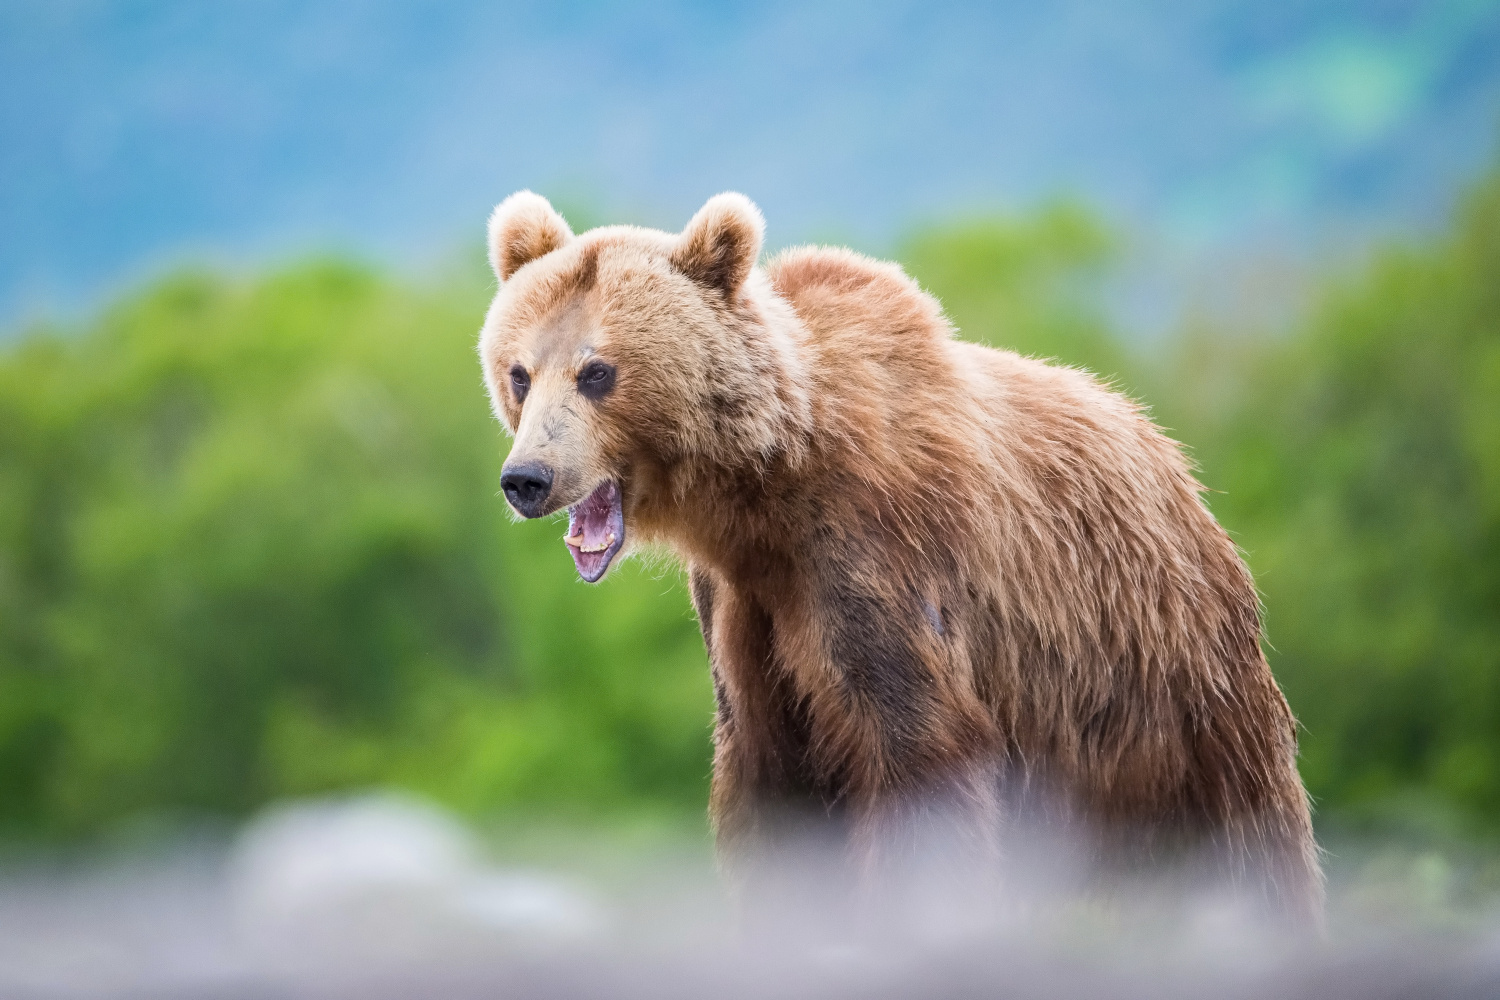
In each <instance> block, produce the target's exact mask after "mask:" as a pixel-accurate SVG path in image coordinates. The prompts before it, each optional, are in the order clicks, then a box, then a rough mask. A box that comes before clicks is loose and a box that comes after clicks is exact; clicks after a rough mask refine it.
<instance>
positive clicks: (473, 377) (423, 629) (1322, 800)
mask: <svg viewBox="0 0 1500 1000" xmlns="http://www.w3.org/2000/svg"><path fill="white" fill-rule="evenodd" d="M897 256H899V257H900V259H901V260H902V261H903V262H904V263H905V264H906V265H907V266H908V267H909V268H910V270H911V271H912V273H913V274H914V275H916V276H917V277H918V278H919V279H920V280H921V281H922V282H923V284H924V285H925V286H926V287H928V288H929V289H931V290H932V291H933V292H934V293H936V294H937V295H938V296H939V297H940V298H941V299H942V300H943V302H944V303H945V305H946V306H947V308H948V309H949V312H950V314H951V315H952V317H953V318H954V320H955V321H956V322H957V324H958V325H959V327H960V329H961V330H962V335H963V336H965V337H968V338H970V339H975V340H979V341H984V342H987V343H992V344H996V345H1002V346H1007V347H1012V348H1015V349H1017V350H1020V351H1023V352H1026V353H1031V354H1037V355H1041V356H1046V357H1054V358H1058V359H1060V360H1062V361H1065V362H1068V363H1073V364H1079V365H1083V366H1086V367H1088V368H1091V369H1093V370H1095V371H1098V372H1101V373H1105V374H1107V375H1110V376H1112V377H1114V378H1115V379H1116V380H1117V381H1118V383H1119V384H1120V385H1122V386H1123V387H1125V388H1127V389H1128V390H1129V391H1131V392H1132V393H1134V394H1136V395H1137V396H1139V397H1140V398H1143V399H1144V400H1146V401H1147V402H1148V403H1150V404H1151V405H1152V407H1153V410H1154V412H1155V414H1156V416H1157V419H1158V420H1159V421H1160V422H1161V423H1163V424H1164V425H1166V426H1168V427H1169V428H1170V429H1171V430H1172V432H1173V433H1174V434H1175V435H1176V436H1177V437H1179V438H1180V439H1181V440H1182V441H1184V442H1185V443H1186V444H1187V445H1188V446H1189V448H1190V449H1191V451H1192V453H1193V455H1194V457H1195V458H1196V459H1197V460H1198V461H1199V462H1200V464H1201V466H1202V475H1203V478H1204V480H1205V482H1206V483H1207V484H1208V485H1209V486H1210V487H1211V489H1212V490H1213V491H1214V492H1213V493H1212V494H1211V504H1212V506H1213V508H1214V511H1215V513H1216V514H1217V515H1218V516H1219V518H1220V519H1221V521H1222V522H1223V523H1224V524H1225V525H1226V526H1227V527H1228V528H1229V529H1230V530H1231V532H1233V534H1234V535H1235V537H1236V539H1237V540H1238V541H1239V542H1240V544H1241V545H1242V546H1243V547H1244V549H1245V550H1246V552H1247V555H1248V558H1249V560H1250V563H1251V566H1252V568H1253V569H1254V571H1255V573H1256V578H1257V580H1258V581H1259V583H1260V586H1261V588H1262V591H1263V593H1264V597H1265V604H1266V611H1267V628H1268V634H1269V644H1270V647H1271V658H1272V665H1273V668H1274V669H1275V671H1276V674H1277V676H1278V678H1279V679H1280V680H1281V682H1282V684H1283V686H1284V687H1285V689H1286V692H1287V695H1288V697H1289V699H1290V701H1291V703H1292V706H1293V709H1294V710H1295V711H1296V713H1297V714H1298V716H1299V717H1300V719H1301V720H1302V722H1303V724H1304V726H1305V731H1304V733H1303V773H1304V776H1305V778H1306V780H1307V782H1308V785H1309V787H1310V789H1311V791H1312V793H1313V794H1314V796H1315V797H1316V799H1317V801H1318V806H1319V817H1320V822H1324V823H1329V822H1334V823H1338V822H1344V823H1350V824H1376V825H1382V826H1387V827H1389V826H1392V825H1396V826H1400V825H1405V826H1408V827H1410V826H1420V827H1424V828H1441V829H1444V830H1452V831H1462V832H1464V833H1465V834H1466V835H1475V834H1488V833H1490V832H1492V831H1496V830H1500V173H1497V174H1492V175H1491V176H1489V177H1488V178H1485V179H1483V180H1481V182H1480V183H1478V184H1477V185H1475V186H1474V187H1473V189H1472V190H1471V192H1470V193H1469V194H1468V196H1467V197H1466V198H1465V199H1464V201H1463V202H1462V204H1461V206H1460V208H1459V209H1458V210H1457V211H1456V213H1455V215H1454V218H1453V221H1452V224H1451V226H1450V227H1449V228H1448V230H1447V231H1445V232H1444V233H1442V234H1440V235H1439V236H1437V237H1434V238H1432V239H1431V240H1430V241H1428V242H1426V243H1424V244H1420V245H1388V246H1382V247H1379V248H1376V249H1374V250H1373V251H1372V252H1371V254H1370V259H1369V262H1368V263H1367V265H1365V266H1363V267H1362V268H1361V269H1360V270H1359V271H1358V272H1357V273H1353V274H1344V275H1341V276H1337V277H1329V278H1326V279H1325V280H1324V281H1323V286H1322V288H1321V291H1320V292H1319V294H1318V296H1317V305H1316V307H1315V309H1314V310H1313V311H1312V312H1311V313H1310V315H1309V316H1308V318H1306V319H1305V320H1304V321H1302V322H1300V323H1299V324H1298V325H1297V326H1296V327H1295V328H1294V329H1293V330H1292V331H1290V332H1281V333H1276V334H1272V333H1264V334H1260V335H1257V334H1254V333H1250V334H1247V333H1245V332H1244V331H1238V332H1234V333H1228V332H1216V331H1214V330H1212V329H1205V328H1202V327H1201V326H1199V327H1195V328H1193V329H1190V330H1185V331H1181V332H1178V333H1175V334H1172V335H1170V336H1163V337H1160V338H1154V339H1150V340H1149V342H1148V343H1143V342H1142V341H1140V339H1139V338H1137V339H1136V340H1131V339H1127V338H1124V337H1122V336H1121V335H1120V333H1119V332H1118V331H1116V330H1115V329H1113V328H1112V326H1111V324H1110V322H1109V321H1108V320H1107V318H1106V313H1105V311H1104V310H1103V309H1102V308H1100V306H1099V305H1098V302H1099V300H1100V295H1099V289H1100V288H1101V287H1102V285H1103V283H1104V282H1106V281H1107V280H1108V279H1109V276H1110V274H1111V273H1112V269H1113V268H1115V267H1116V266H1117V265H1118V264H1119V263H1120V257H1119V251H1118V249H1117V247H1116V246H1115V242H1114V241H1113V240H1112V238H1111V234H1110V233H1108V232H1106V231H1105V230H1104V229H1103V228H1102V227H1101V226H1100V225H1099V224H1098V223H1097V222H1096V221H1094V219H1093V218H1092V217H1091V215H1090V214H1089V213H1088V212H1087V211H1086V210H1083V209H1080V208H1077V207H1072V206H1067V205H1059V206H1054V207H1051V208H1044V209H1041V210H1039V211H1037V212H1035V213H1033V214H1031V215H1028V216H1025V217H1021V218H1010V219H987V220H980V221H973V222H966V223H964V224H962V225H958V226H942V227H935V228H931V229H928V230H925V231H921V232H918V233H916V234H914V235H912V236H911V238H909V239H908V240H906V241H905V242H904V243H903V245H902V246H901V247H900V248H899V252H898V254H897ZM456 270H457V271H459V272H460V273H459V274H458V275H457V276H456V277H454V278H453V279H452V280H451V281H450V282H449V283H448V284H446V285H444V286H426V287H418V286H414V285H412V284H409V283H404V282H402V281H399V280H395V279H393V278H391V277H388V276H386V275H382V274H378V273H372V272H371V271H369V270H366V269H362V268H360V267H358V266H354V265H351V264H348V263H343V262H338V261H308V262H304V263H301V264H298V265H295V266H292V267H288V268H286V269H284V270H281V271H279V272H277V273H273V274H269V275H264V276H260V277H256V278H253V279H244V278H234V277H227V276H224V275H221V274H214V273H178V274H175V275H171V276H169V277H166V278H164V279H162V280H159V281H156V282H153V283H151V284H150V285H149V286H147V287H144V288H142V289H140V290H139V291H138V292H136V293H134V294H131V295H129V296H127V297H125V298H124V299H123V300H122V301H120V302H118V303H117V304H116V305H115V306H114V307H112V308H110V309H109V310H107V311H106V312H105V313H104V314H103V315H101V316H99V317H98V318H97V319H95V320H93V321H90V322H89V323H87V324H86V325H84V326H83V327H81V328H78V329H40V328H39V329H32V330H29V331H26V332H25V333H24V334H23V335H22V336H20V337H17V338H12V339H11V340H10V341H9V342H7V344H6V346H5V347H4V348H3V353H0V828H3V831H4V832H5V833H7V834H10V835H13V836H24V837H27V838H41V839H58V840H68V839H72V838H76V837H79V836H82V835H89V834H93V833H97V832H100V831H104V830H108V829H110V828H112V827H114V826H117V825H118V824H120V823H122V822H127V821H130V820H132V819H135V818H139V817H141V816H145V815H154V816H162V815H166V816H179V817H205V816H208V817H213V816H237V815H241V814H243V813H245V812H247V811H249V810H251V809H253V808H255V807H256V806H258V805H260V804H261V803H264V802H266V801H269V800H272V799H275V798H280V797H284V796H293V795H302V794H308V793H317V792H324V791H329V790H334V789H346V788H360V787H372V786H397V787H402V788H407V789H411V790H413V791H416V792H419V793H422V794H425V795H428V796H430V797H432V798H435V799H436V800H438V801H440V802H442V803H445V804H447V805H449V806H451V807H453V808H455V809H457V810H459V811H460V812H462V813H464V814H465V815H468V816H470V817H473V818H479V819H484V818H493V817H496V816H500V815H504V814H511V815H514V814H517V813H525V814H527V815H533V816H536V815H552V816H560V817H566V818H571V819H577V820H584V821H589V822H596V821H611V822H618V821H620V820H621V818H623V817H626V816H630V815H641V814H650V815H672V816H688V815H696V814H699V813H701V810H702V808H703V804H704V801H705V799H706V792H707V779H708V772H709V756H710V754H709V721H710V714H711V708H712V698H711V692H710V686H709V681H708V676H707V669H706V664H705V658H704V653H703V650H702V643H701V640H700V639H699V637H698V633H697V627H696V624H695V622H694V620H693V617H692V614H691V610H690V607H689V604H688V600H687V596H686V593H685V588H684V585H683V580H682V578H681V575H680V573H679V572H678V571H677V570H676V569H675V568H672V567H671V566H670V565H668V564H665V563H663V564H658V565H654V566H653V565H649V564H643V563H641V562H639V561H637V562H632V563H631V564H628V565H627V566H625V567H623V568H622V570H621V571H619V572H618V573H616V574H615V576H613V577H612V578H611V579H610V581H609V583H608V584H606V585H605V586H603V587H599V588H592V587H588V586H586V585H584V584H581V583H579V582H577V580H576V577H575V574H574V571H573V568H572V566H571V563H570V560H568V558H567V557H566V554H565V552H564V550H563V547H562V546H561V545H560V544H559V542H558V536H559V535H560V533H561V532H560V529H559V527H558V525H557V524H556V523H551V522H548V523H541V524H536V523H528V524H515V523H512V522H511V520H510V518H509V517H508V515H507V512H506V507H505V504H504V502H503V500H502V499H501V498H500V497H499V496H498V493H497V479H498V472H499V466H500V462H501V459H502V457H503V449H504V447H505V444H504V440H503V438H502V436H501V434H500V432H499V430H498V428H497V427H496V426H495V424H494V422H493V420H492V418H491V417H490V415H489V412H488V408H487V406H486V402H485V398H484V394H483V389H482V386H481V381H480V374H479V367H478V364H477V361H476V358H475V355H474V349H473V344H474V341H475V336H476V330H477V328H478V325H479V322H480V317H481V316H482V314H483V310H484V307H485V305H486V302H487V299H488V296H489V294H490V291H491V288H490V285H489V283H488V280H487V276H485V275H484V273H483V272H482V270H481V267H480V265H478V264H477V263H475V264H473V265H472V266H470V265H465V266H464V267H460V268H457V269H456Z"/></svg>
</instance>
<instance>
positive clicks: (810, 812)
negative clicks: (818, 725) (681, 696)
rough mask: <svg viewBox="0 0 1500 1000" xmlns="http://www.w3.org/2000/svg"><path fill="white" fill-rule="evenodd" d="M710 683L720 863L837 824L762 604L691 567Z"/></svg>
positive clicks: (801, 701)
mask: <svg viewBox="0 0 1500 1000" xmlns="http://www.w3.org/2000/svg"><path fill="white" fill-rule="evenodd" d="M690 579H691V587H692V596H693V605H694V608H695V609H696V610H697V612H698V621H699V624H700V626H701V627H702V630H703V640H704V643H705V645H706V646H707V647H708V655H709V666H710V670H711V671H712V673H713V682H714V701H715V717H714V767H713V787H712V790H711V794H710V803H709V805H710V815H711V817H712V820H713V825H714V835H715V840H716V843H717V846H718V849H719V855H720V859H721V863H723V864H724V866H725V867H726V868H727V869H728V870H729V871H730V873H731V874H741V873H742V872H743V869H744V867H745V864H744V863H745V862H746V861H747V860H748V859H752V858H754V857H757V856H765V855H766V854H768V853H770V852H773V851H774V849H775V848H776V847H777V846H778V845H782V844H785V843H787V842H789V841H792V840H796V839H799V838H802V839H806V838H810V837H815V836H820V835H821V831H820V830H819V828H820V827H825V828H826V827H827V826H830V825H836V824H837V813H838V812H839V811H840V810H839V806H838V803H837V801H836V799H837V789H836V788H834V787H833V786H832V785H831V784H830V783H829V782H828V781H827V780H826V779H825V777H824V776H823V775H822V774H820V772H819V770H818V768H817V767H816V764H815V762H814V760H813V758H812V748H811V741H812V731H811V717H810V714H809V704H808V699H807V698H806V697H805V696H804V695H803V694H802V693H801V692H799V691H798V690H797V688H796V685H795V683H794V680H793V678H792V676H791V675H790V673H789V672H788V671H787V669H786V665H785V664H784V663H783V662H782V661H781V659H780V658H779V657H778V654H777V650H776V648H775V644H774V642H773V637H772V623H771V617H770V615H769V613H768V612H767V611H766V610H765V609H764V608H763V607H762V606H761V605H760V604H759V603H758V602H757V601H756V600H755V599H754V598H753V597H751V596H750V595H748V594H746V593H744V592H742V591H740V590H739V589H737V588H735V587H733V586H731V585H729V584H726V583H725V582H724V581H722V580H715V579H714V577H713V576H711V575H710V573H709V572H708V571H706V570H702V569H695V570H694V571H693V572H692V574H691V578H690Z"/></svg>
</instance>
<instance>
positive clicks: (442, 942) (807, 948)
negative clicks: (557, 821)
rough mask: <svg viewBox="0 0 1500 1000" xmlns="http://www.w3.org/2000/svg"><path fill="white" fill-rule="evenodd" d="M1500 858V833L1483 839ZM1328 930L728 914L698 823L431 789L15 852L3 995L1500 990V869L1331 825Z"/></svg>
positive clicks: (2, 955)
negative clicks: (640, 820)
mask: <svg viewBox="0 0 1500 1000" xmlns="http://www.w3.org/2000/svg"><path fill="white" fill-rule="evenodd" d="M1488 863H1489V866H1490V873H1489V874H1490V875H1491V876H1492V875H1493V867H1494V863H1495V862H1494V859H1489V862H1488ZM1329 870H1330V876H1331V879H1330V890H1331V891H1330V929H1329V939H1328V941H1326V942H1318V941H1315V940H1290V941H1289V940H1284V939H1278V938H1274V937H1271V936H1268V935H1267V933H1266V932H1264V931H1263V930H1261V931H1257V930H1256V929H1255V928H1254V927H1252V926H1250V925H1248V924H1244V923H1241V922H1238V921H1236V920H1235V919H1234V918H1233V916H1232V915H1231V914H1230V913H1228V912H1227V911H1224V910H1222V909H1216V908H1214V907H1212V906H1206V907H1200V908H1198V909H1196V910H1195V911H1193V912H1192V913H1190V914H1189V915H1188V916H1186V917H1185V918H1184V919H1183V920H1182V922H1181V923H1172V924H1166V923H1164V924H1161V925H1159V926H1158V925H1153V924H1138V923H1131V922H1128V921H1121V920H1118V919H1114V918H1111V917H1110V915H1109V914H1107V913H1104V912H1102V911H1101V912H1097V913H1074V914H1072V915H1069V916H1067V917H1065V918H1064V919H1049V920H1031V919H1027V918H1025V917H1018V918H1016V919H1012V920H1009V921H1007V922H1004V923H1003V924H1001V925H995V926H989V927H987V928H984V929H982V930H977V929H975V928H972V927H970V928H967V929H959V927H960V925H958V924H955V923H953V922H951V921H950V922H948V923H947V924H946V925H942V926H940V922H938V923H934V922H924V923H921V924H919V925H915V926H913V927H912V928H910V929H911V930H912V931H913V933H912V934H911V935H910V936H908V937H905V938H903V939H901V940H897V941H892V940H890V939H885V940H881V941H878V942H870V943H865V944H859V943H850V942H845V943H842V944H828V943H818V942H819V941H820V937H819V935H817V934H815V933H803V932H802V931H803V928H802V927H801V926H800V925H801V924H802V923H804V922H806V921H807V917H808V915H807V914H806V913H805V912H792V911H788V912H787V913H786V915H785V920H786V927H787V933H778V934H777V935H776V937H777V942H776V943H775V944H771V943H767V942H766V941H764V940H760V939H752V938H749V937H747V936H745V935H743V934H742V933H741V932H740V931H739V930H738V929H737V928H736V921H735V919H734V917H733V913H732V910H731V907H730V905H729V903H728V901H727V899H726V898H725V895H724V893H723V892H722V890H721V888H720V885H719V882H718V880H717V878H716V877H715V876H714V873H713V870H712V863H711V860H710V854H709V851H708V850H707V847H706V844H705V843H704V842H703V840H702V838H701V833H698V834H695V832H693V831H676V832H673V831H668V830H660V829H658V830H656V831H654V832H651V833H648V834H645V835H636V836H633V837H630V836H625V835H620V834H612V835H609V836H600V835H589V834H587V833H585V832H582V831H578V830H573V831H567V830H556V829H554V830H538V829H531V830H522V829H507V830H493V831H491V832H490V833H489V834H487V835H485V836H480V835H478V834H476V833H475V832H473V831H471V830H469V829H467V828H466V827H464V826H463V825H462V824H461V823H459V822H458V821H457V820H456V819H454V818H453V817H451V816H449V815H447V814H445V813H443V812H441V811H439V810H437V809H435V808H433V807H430V806H427V805H425V804H422V803H420V802H418V801H416V800H412V799H407V798H401V797H387V796H372V797H361V798H343V799H332V800H321V801H318V800H309V801H306V802H302V803H298V804H293V805H284V806H280V807H276V808H274V809H272V810H270V811H268V812H265V813H263V814H261V815H260V816H259V817H258V818H256V819H254V820H252V821H251V822H249V823H248V824H247V825H246V826H244V827H243V828H242V829H240V830H239V831H236V832H234V833H233V834H231V835H220V836H205V837H202V838H200V839H197V840H195V841H192V842H184V841H178V842H177V843H175V844H174V845H172V846H170V847H166V846H163V845H162V844H161V843H160V842H157V843H156V844H155V845H154V846H152V847H150V848H145V849H142V848H134V849H131V848H122V849H116V850H115V851H114V852H112V853H110V854H107V855H93V856H90V857H81V856H74V857H72V858H61V857H56V856H53V857H51V858H49V859H46V860H41V859H37V858H35V857H33V858H30V859H20V858H12V859H11V861H10V862H9V864H8V865H7V866H6V868H5V871H4V874H3V875H0V995H3V996H5V997H10V998H30V997H35V998H65V997H67V998H72V997H76V998H94V997H98V998H105V997H158V998H168V997H244V998H247V1000H249V998H272V997H351V998H352V997H361V998H382V997H391V998H397V997H401V998H405V997H438V996H441V997H453V998H464V997H481V996H484V997H489V996H525V997H596V996H598V997H604V996H609V997H620V996H631V997H633V996H639V997H678V996H681V997H688V996H695V997H702V996H712V997H739V996H746V997H749V996H777V997H803V996H806V997H814V996H820V997H821V996H832V997H846V996H847V997H856V996H857V997H885V996H889V997H906V996H910V997H945V996H954V997H958V996H980V995H1004V996H1019V997H1059V998H1061V997H1073V996H1091V997H1098V996H1123V997H1137V996H1139V997H1179V996H1180V997H1189V996H1218V997H1241V996H1243V997H1304V996H1305V997H1313V996H1318V997H1346V996H1347V997H1410V996H1444V997H1469V996H1473V997H1481V996H1484V997H1493V996H1495V995H1497V994H1500V894H1497V893H1495V892H1494V891H1493V887H1491V888H1490V889H1488V890H1486V889H1485V887H1484V881H1485V877H1486V875H1485V862H1484V860H1483V859H1480V860H1476V859H1475V858H1474V857H1473V856H1466V855H1464V854H1463V853H1462V852H1461V851H1455V850H1452V849H1446V850H1437V849H1426V850H1417V849H1414V848H1411V847H1409V846H1407V847H1398V846H1395V845H1386V846H1383V847H1376V846H1373V845H1369V844H1364V845H1359V844H1347V845H1336V849H1335V850H1334V852H1333V853H1332V854H1331V856H1330V859H1329Z"/></svg>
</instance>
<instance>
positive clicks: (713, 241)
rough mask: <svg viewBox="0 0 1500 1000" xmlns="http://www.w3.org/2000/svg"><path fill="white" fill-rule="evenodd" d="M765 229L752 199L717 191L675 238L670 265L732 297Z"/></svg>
mask: <svg viewBox="0 0 1500 1000" xmlns="http://www.w3.org/2000/svg"><path fill="white" fill-rule="evenodd" d="M765 232H766V220H765V218H764V217H763V216H762V215H761V214H760V209H758V208H756V207H755V202H753V201H751V200H750V199H749V198H746V197H745V196H744V195H742V194H736V193H735V192H733V191H726V192H725V193H723V194H716V195H714V196H713V197H712V198H710V199H708V201H707V202H705V203H704V205H703V207H702V208H700V209H698V214H697V215H695V216H693V218H692V221H690V222H689V223H688V224H687V228H686V229H684V230H683V231H682V235H681V236H680V237H678V243H677V248H676V249H675V250H673V251H672V264H673V266H674V267H676V268H677V269H678V270H679V271H681V272H682V273H683V274H685V275H687V276H688V277H689V278H692V279H693V280H694V281H696V282H699V283H700V284H704V285H707V286H708V287H710V288H713V289H716V290H718V291H720V292H723V293H724V296H725V297H726V298H730V299H732V298H734V296H735V293H737V292H738V291H739V290H740V286H741V285H743V284H744V283H745V279H746V278H748V277H750V271H751V269H752V268H754V267H755V261H756V259H757V258H759V257H760V243H761V239H762V238H763V237H764V236H765Z"/></svg>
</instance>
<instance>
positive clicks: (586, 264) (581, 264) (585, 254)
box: [573, 244, 599, 294]
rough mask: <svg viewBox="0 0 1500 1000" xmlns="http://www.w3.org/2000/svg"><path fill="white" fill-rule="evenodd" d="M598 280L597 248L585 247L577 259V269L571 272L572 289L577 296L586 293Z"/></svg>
mask: <svg viewBox="0 0 1500 1000" xmlns="http://www.w3.org/2000/svg"><path fill="white" fill-rule="evenodd" d="M598 280H599V247H598V245H597V244H594V245H590V246H586V247H584V248H583V251H582V253H580V254H579V257H578V267H577V269H576V270H574V272H573V282H574V287H575V288H576V289H577V291H578V293H579V294H582V293H584V292H587V291H589V290H591V289H592V288H593V287H594V284H595V283H596V282H597V281H598Z"/></svg>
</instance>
